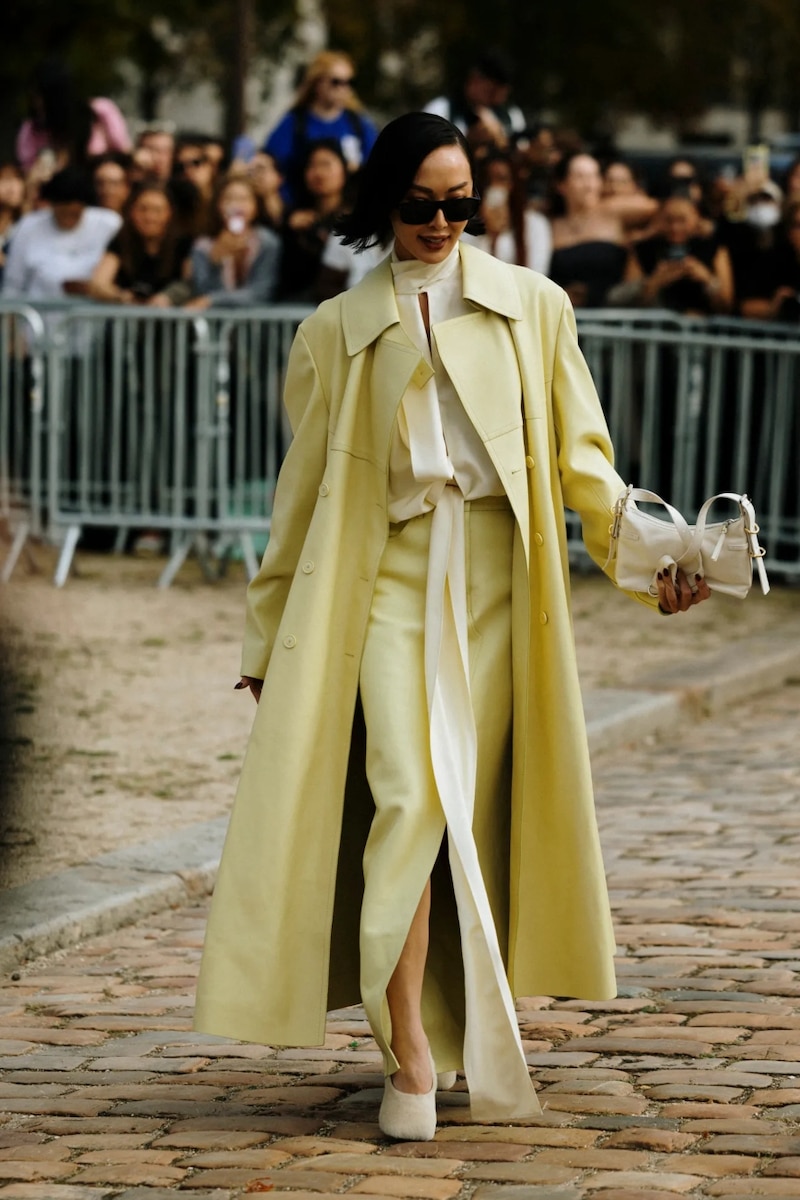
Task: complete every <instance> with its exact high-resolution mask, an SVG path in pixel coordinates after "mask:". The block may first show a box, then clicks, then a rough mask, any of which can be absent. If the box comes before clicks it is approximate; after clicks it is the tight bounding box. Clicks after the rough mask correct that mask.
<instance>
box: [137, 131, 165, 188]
mask: <svg viewBox="0 0 800 1200" xmlns="http://www.w3.org/2000/svg"><path fill="white" fill-rule="evenodd" d="M133 154H134V162H135V166H136V170H137V173H138V175H139V179H140V181H141V180H142V179H146V178H149V179H157V180H160V182H161V183H167V182H168V181H169V180H170V179H171V178H172V172H173V169H174V166H175V135H174V134H173V133H172V132H171V130H169V129H164V128H163V127H162V126H159V125H153V126H150V127H149V128H147V129H143V130H142V132H141V133H140V134H139V136H138V137H137V139H136V148H135V150H134V152H133Z"/></svg>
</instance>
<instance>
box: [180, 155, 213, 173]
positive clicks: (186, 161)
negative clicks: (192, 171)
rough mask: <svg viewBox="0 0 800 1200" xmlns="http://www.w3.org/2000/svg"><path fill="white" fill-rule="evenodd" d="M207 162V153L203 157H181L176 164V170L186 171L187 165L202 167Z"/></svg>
mask: <svg viewBox="0 0 800 1200" xmlns="http://www.w3.org/2000/svg"><path fill="white" fill-rule="evenodd" d="M207 162H208V159H207V158H206V157H205V155H204V156H203V157H202V158H181V159H179V160H178V161H177V163H176V164H175V170H176V171H185V170H186V168H187V167H202V166H203V164H204V163H207Z"/></svg>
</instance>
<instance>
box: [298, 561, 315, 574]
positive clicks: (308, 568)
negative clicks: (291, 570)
mask: <svg viewBox="0 0 800 1200" xmlns="http://www.w3.org/2000/svg"><path fill="white" fill-rule="evenodd" d="M301 570H302V572H303V574H304V575H310V574H311V572H312V571H313V570H314V564H313V562H311V560H310V559H309V561H308V562H304V563H303V566H302V568H301Z"/></svg>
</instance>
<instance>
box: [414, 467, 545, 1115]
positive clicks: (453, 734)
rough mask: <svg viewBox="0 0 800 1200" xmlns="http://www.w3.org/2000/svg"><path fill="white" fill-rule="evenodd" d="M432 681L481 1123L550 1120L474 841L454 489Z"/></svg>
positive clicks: (436, 759) (459, 501) (460, 516)
mask: <svg viewBox="0 0 800 1200" xmlns="http://www.w3.org/2000/svg"><path fill="white" fill-rule="evenodd" d="M425 682H426V689H427V695H428V712H429V717H430V735H431V757H432V760H433V773H434V778H435V780H436V786H437V788H438V791H439V798H440V800H441V804H442V809H443V810H444V815H445V820H446V821H447V832H448V848H449V860H450V872H451V875H452V879H453V891H454V893H455V899H456V905H457V908H458V920H459V926H460V929H461V946H462V956H463V962H464V983H465V992H466V1031H465V1037H464V1070H465V1074H466V1077H467V1085H468V1087H469V1093H470V1105H471V1109H472V1115H473V1117H474V1118H475V1120H478V1121H481V1120H495V1121H496V1120H501V1119H503V1118H509V1117H528V1116H533V1115H536V1114H538V1113H540V1112H541V1108H540V1105H539V1101H538V1099H537V1096H536V1092H535V1091H534V1089H533V1085H532V1083H531V1080H530V1076H529V1074H528V1067H527V1064H526V1062H525V1056H524V1052H523V1049H522V1043H521V1040H520V1035H519V1026H518V1024H517V1018H516V1012H515V1009H514V1000H513V997H512V995H511V990H510V988H509V986H508V980H507V978H506V973H505V968H504V966H503V960H502V956H501V954H500V946H499V944H498V940H497V931H496V929H495V924H494V919H493V917H492V912H491V908H490V906H489V897H488V895H487V893H486V886H485V884H484V881H483V875H482V874H481V869H480V863H479V861H478V850H477V846H476V845H475V838H474V837H473V833H472V816H473V810H474V805H475V785H476V775H477V758H478V755H477V750H478V744H477V734H476V730H475V718H474V714H473V710H472V699H471V695H470V683H469V648H468V635H467V599H466V578H465V553H464V498H463V496H462V494H461V492H460V490H459V489H458V488H456V487H445V488H444V490H443V493H442V495H441V498H440V499H439V502H438V504H437V506H436V508H435V510H434V513H433V517H432V521H431V540H430V552H429V560H428V584H427V594H426V602H425Z"/></svg>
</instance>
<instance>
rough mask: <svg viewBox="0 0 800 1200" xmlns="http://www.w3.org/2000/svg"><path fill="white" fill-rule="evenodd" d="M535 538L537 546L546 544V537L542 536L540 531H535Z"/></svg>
mask: <svg viewBox="0 0 800 1200" xmlns="http://www.w3.org/2000/svg"><path fill="white" fill-rule="evenodd" d="M533 540H534V541H535V542H536V545H537V546H543V545H544V538H543V537H542V535H541V534H540V533H535V534H534V535H533Z"/></svg>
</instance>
